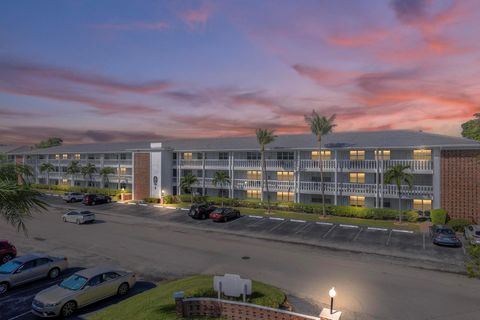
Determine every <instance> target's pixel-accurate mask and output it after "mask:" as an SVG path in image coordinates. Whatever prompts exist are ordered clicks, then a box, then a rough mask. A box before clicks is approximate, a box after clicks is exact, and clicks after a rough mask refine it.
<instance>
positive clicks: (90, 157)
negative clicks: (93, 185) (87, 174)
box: [87, 154, 95, 160]
mask: <svg viewBox="0 0 480 320" xmlns="http://www.w3.org/2000/svg"><path fill="white" fill-rule="evenodd" d="M87 158H88V160H95V155H94V154H89V155H88V156H87Z"/></svg>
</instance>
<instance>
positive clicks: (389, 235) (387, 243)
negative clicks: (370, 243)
mask: <svg viewBox="0 0 480 320" xmlns="http://www.w3.org/2000/svg"><path fill="white" fill-rule="evenodd" d="M392 232H393V230H390V232H389V233H388V239H387V242H386V243H385V245H386V246H387V247H388V245H389V244H390V238H391V237H392Z"/></svg>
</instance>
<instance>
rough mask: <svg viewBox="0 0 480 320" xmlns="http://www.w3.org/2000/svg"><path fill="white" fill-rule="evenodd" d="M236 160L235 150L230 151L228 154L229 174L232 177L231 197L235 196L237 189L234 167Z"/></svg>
mask: <svg viewBox="0 0 480 320" xmlns="http://www.w3.org/2000/svg"><path fill="white" fill-rule="evenodd" d="M234 162H235V155H234V152H233V151H232V152H230V153H229V155H228V170H229V172H228V175H229V177H230V186H229V192H228V193H229V197H230V198H234V194H235V191H234V189H233V186H234V182H235V171H234V170H235V168H234Z"/></svg>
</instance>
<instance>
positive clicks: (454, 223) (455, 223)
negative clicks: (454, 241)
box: [447, 219, 471, 232]
mask: <svg viewBox="0 0 480 320" xmlns="http://www.w3.org/2000/svg"><path fill="white" fill-rule="evenodd" d="M470 224H471V222H470V221H469V220H466V219H452V220H450V221H448V223H447V225H449V226H450V227H452V229H453V230H454V231H455V232H461V231H463V230H464V228H465V227H466V226H468V225H470Z"/></svg>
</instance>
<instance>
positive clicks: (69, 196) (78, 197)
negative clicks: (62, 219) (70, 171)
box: [62, 192, 84, 202]
mask: <svg viewBox="0 0 480 320" xmlns="http://www.w3.org/2000/svg"><path fill="white" fill-rule="evenodd" d="M83 196H84V194H83V193H80V192H65V193H64V194H63V196H62V199H63V200H65V201H66V202H77V201H83Z"/></svg>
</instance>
